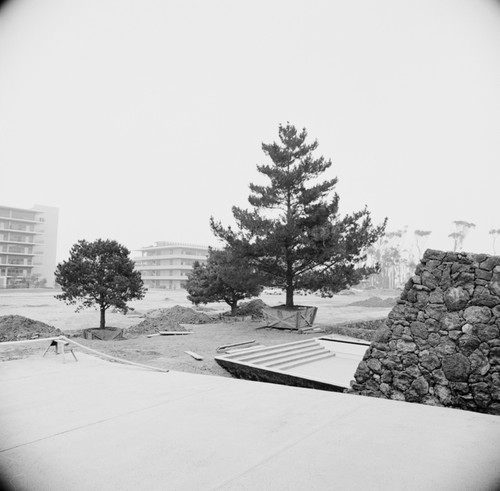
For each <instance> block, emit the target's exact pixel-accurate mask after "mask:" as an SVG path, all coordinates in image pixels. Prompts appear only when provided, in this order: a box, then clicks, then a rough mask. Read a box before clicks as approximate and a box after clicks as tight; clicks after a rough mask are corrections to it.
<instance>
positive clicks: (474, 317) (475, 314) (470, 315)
mask: <svg viewBox="0 0 500 491" xmlns="http://www.w3.org/2000/svg"><path fill="white" fill-rule="evenodd" d="M464 318H465V320H466V321H467V322H469V323H471V324H477V323H487V322H488V321H489V320H490V319H491V310H490V309H489V308H488V307H478V306H472V307H467V308H466V309H465V310H464Z"/></svg>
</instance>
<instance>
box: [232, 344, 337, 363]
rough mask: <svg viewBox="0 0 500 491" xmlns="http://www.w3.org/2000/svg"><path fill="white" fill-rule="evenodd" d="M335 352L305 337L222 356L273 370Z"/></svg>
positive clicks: (320, 357)
mask: <svg viewBox="0 0 500 491" xmlns="http://www.w3.org/2000/svg"><path fill="white" fill-rule="evenodd" d="M334 356H335V353H333V352H332V351H330V350H328V349H326V348H325V347H324V346H323V345H322V344H320V343H319V342H318V341H317V340H316V339H306V340H304V341H296V342H294V343H287V344H284V345H278V346H270V347H261V348H255V349H248V350H245V351H240V352H236V353H231V354H230V355H226V356H225V357H224V358H225V359H227V360H231V361H234V362H238V363H244V364H251V365H258V366H261V367H263V368H271V369H274V370H288V369H290V368H294V367H297V366H300V365H305V364H308V363H313V362H316V361H320V360H325V359H327V358H332V357H334Z"/></svg>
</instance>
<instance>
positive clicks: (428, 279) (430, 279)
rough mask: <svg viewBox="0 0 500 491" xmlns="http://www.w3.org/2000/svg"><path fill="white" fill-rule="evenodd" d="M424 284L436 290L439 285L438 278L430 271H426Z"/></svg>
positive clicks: (423, 278)
mask: <svg viewBox="0 0 500 491" xmlns="http://www.w3.org/2000/svg"><path fill="white" fill-rule="evenodd" d="M422 285H424V286H426V287H427V288H429V290H434V289H435V288H436V287H437V286H438V280H437V279H436V277H435V276H434V275H433V274H432V273H430V272H429V271H424V272H423V273H422Z"/></svg>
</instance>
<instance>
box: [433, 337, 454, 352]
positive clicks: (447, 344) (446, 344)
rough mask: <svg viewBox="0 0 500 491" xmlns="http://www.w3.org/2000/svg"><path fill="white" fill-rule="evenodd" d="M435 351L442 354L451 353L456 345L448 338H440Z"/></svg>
mask: <svg viewBox="0 0 500 491" xmlns="http://www.w3.org/2000/svg"><path fill="white" fill-rule="evenodd" d="M436 351H437V352H438V353H441V354H442V355H443V356H444V355H451V354H452V353H455V352H456V351H457V345H456V344H455V343H454V342H453V341H452V340H451V339H449V338H442V339H441V342H440V344H439V345H438V346H437V347H436Z"/></svg>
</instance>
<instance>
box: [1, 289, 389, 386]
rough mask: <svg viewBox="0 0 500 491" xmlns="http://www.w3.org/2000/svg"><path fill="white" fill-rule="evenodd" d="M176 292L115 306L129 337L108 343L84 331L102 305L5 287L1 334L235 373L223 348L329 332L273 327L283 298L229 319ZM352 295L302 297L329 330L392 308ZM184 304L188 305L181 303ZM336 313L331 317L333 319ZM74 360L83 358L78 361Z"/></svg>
mask: <svg viewBox="0 0 500 491" xmlns="http://www.w3.org/2000/svg"><path fill="white" fill-rule="evenodd" d="M55 293H57V292H55ZM390 293H392V294H394V293H395V292H394V291H392V292H390ZM16 294H17V295H16ZM168 294H169V297H167V298H165V292H161V291H153V292H148V294H147V296H146V299H145V300H144V301H141V302H136V303H135V305H134V308H135V311H133V312H131V313H130V314H129V315H126V316H123V315H119V314H113V313H111V312H110V313H109V315H107V323H109V325H113V326H114V327H119V328H124V329H125V339H124V340H116V341H100V340H89V339H83V338H82V337H81V333H82V331H83V329H84V328H92V327H96V325H98V323H97V322H96V321H97V319H98V315H99V314H98V312H96V311H94V312H93V311H87V312H86V313H85V315H81V314H76V313H74V311H73V309H72V308H70V307H69V306H65V305H64V304H62V303H61V302H57V301H55V302H54V301H53V300H52V297H53V295H54V292H52V291H50V292H47V291H44V292H31V291H24V292H8V293H4V292H1V293H0V340H1V341H12V340H20V339H37V338H46V337H53V336H57V335H60V334H65V335H66V336H67V337H68V338H70V339H71V338H73V339H75V341H77V342H78V343H80V344H82V345H85V346H87V347H89V348H92V349H94V350H97V351H99V352H102V353H105V354H108V355H111V356H114V357H117V358H123V359H126V360H129V361H134V362H137V363H142V364H147V365H150V366H155V367H161V368H165V369H171V370H178V371H185V372H192V373H200V374H210V375H219V376H226V377H227V376H230V375H229V374H228V373H227V372H226V371H225V370H224V369H222V368H221V367H220V366H219V365H218V364H217V363H216V362H215V360H214V357H215V356H216V355H217V353H218V351H217V349H218V348H219V347H220V346H223V345H228V344H235V343H246V342H250V341H251V342H252V343H249V344H248V346H255V345H257V344H260V345H266V346H270V345H276V344H282V343H288V342H292V341H299V340H304V339H307V338H310V337H317V336H318V335H321V333H318V332H310V333H307V334H299V333H297V332H296V331H284V330H276V329H270V328H266V327H265V322H264V321H263V320H262V319H261V318H260V312H261V310H262V307H263V306H265V305H270V304H273V303H274V304H276V300H279V299H275V298H273V297H270V298H264V300H261V299H254V300H252V301H251V302H242V304H241V306H240V307H241V308H240V310H239V311H238V312H237V315H238V316H240V317H239V318H238V317H237V318H234V321H233V320H232V319H231V318H229V319H228V316H227V308H225V307H224V305H222V304H209V305H208V306H204V307H194V308H191V307H188V306H187V305H190V304H189V302H187V301H186V300H185V298H184V297H185V292H180V294H179V293H177V292H168ZM181 294H184V295H182V296H181ZM372 294H373V292H372ZM360 296H361V297H364V299H367V297H368V295H365V294H361V295H360ZM347 298H348V297H345V300H344V299H343V298H340V297H336V298H335V300H336V304H335V305H333V306H332V305H331V304H332V303H333V302H334V301H332V299H320V298H319V297H312V296H311V298H308V299H304V298H301V303H306V302H305V301H304V300H307V303H309V304H311V303H312V304H314V303H316V304H317V305H318V306H319V307H320V311H321V310H322V309H323V315H324V316H323V317H321V316H319V322H317V324H315V325H317V326H318V327H320V328H322V330H323V331H324V332H329V331H330V329H329V326H333V325H335V324H337V323H340V322H344V323H345V322H346V321H350V320H352V321H358V320H359V321H362V320H370V319H375V318H381V317H383V316H384V315H387V313H388V312H389V310H390V308H388V307H384V308H383V309H374V308H366V307H360V306H357V307H349V306H348V305H347V304H348V302H347V301H346V300H347ZM361 299H362V298H361ZM361 299H360V300H361ZM281 300H282V299H281ZM352 300H353V297H352V296H351V297H349V301H350V302H352ZM176 302H179V303H176ZM327 302H328V303H327ZM182 303H184V305H181V304H182ZM279 303H282V302H279ZM21 313H22V315H21ZM3 314H6V315H3ZM326 314H328V317H327V316H326ZM241 316H246V317H245V319H246V320H244V321H241ZM250 316H251V319H252V320H250ZM223 317H224V322H223V321H222V318H223ZM328 318H331V320H330V321H329V322H328ZM92 319H93V320H92ZM317 319H318V317H317ZM44 321H45V322H44ZM160 331H162V332H164V331H165V332H168V331H170V332H172V331H175V332H186V331H189V334H184V335H159V332H160ZM148 336H149V337H148ZM46 348H47V341H43V340H41V341H39V342H31V343H28V344H17V343H16V344H13V345H12V344H10V345H3V346H2V345H0V361H7V360H12V359H18V358H23V357H26V356H30V355H38V354H39V355H40V356H41V355H42V354H43V352H44V351H45V349H46ZM79 350H81V348H75V353H76V355H77V356H78V351H79ZM187 351H189V352H191V353H196V354H197V355H199V357H201V358H202V360H197V359H195V358H193V356H192V355H190V354H188V353H186V352H187ZM46 356H58V355H56V354H55V350H53V351H52V350H51V351H49V352H48V353H47V355H46ZM61 362H62V361H61ZM67 362H68V363H71V362H72V363H76V362H75V361H74V360H72V359H71V360H67Z"/></svg>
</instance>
